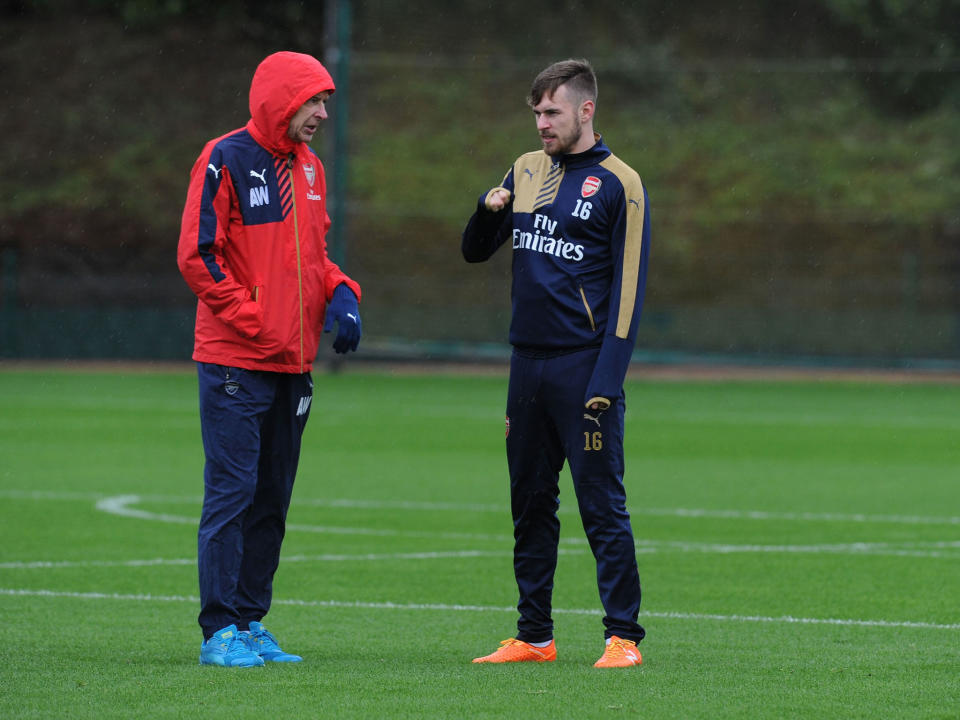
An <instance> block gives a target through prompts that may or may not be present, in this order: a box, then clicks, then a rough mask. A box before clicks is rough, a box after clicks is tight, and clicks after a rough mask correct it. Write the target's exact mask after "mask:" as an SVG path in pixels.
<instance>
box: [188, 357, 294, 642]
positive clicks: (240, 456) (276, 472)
mask: <svg viewBox="0 0 960 720" xmlns="http://www.w3.org/2000/svg"><path fill="white" fill-rule="evenodd" d="M197 374H198V378H199V386H200V424H201V430H202V433H203V450H204V454H205V456H206V463H205V465H204V473H203V484H204V493H203V511H202V514H201V516H200V529H199V532H198V535H197V550H198V553H197V560H198V562H197V565H198V570H199V575H200V615H199V617H198V621H199V623H200V627H201V629H202V630H203V636H204V638H209V637H210V636H211V635H213V633H215V632H216V631H217V630H220V629H221V628H224V627H226V626H227V625H231V624H236V625H237V626H238V627H239V628H240V629H241V630H245V629H247V627H248V625H249V623H250V622H251V621H260V620H261V619H262V618H263V616H264V615H266V614H267V611H268V610H269V609H270V601H271V599H272V595H273V576H274V573H275V572H276V570H277V565H278V564H279V562H280V545H281V543H282V542H283V536H284V530H285V527H286V519H287V509H288V508H289V506H290V495H291V493H292V492H293V481H294V477H295V476H296V473H297V463H298V461H299V458H300V440H301V437H302V435H303V429H304V427H305V426H306V423H307V418H308V417H309V414H310V404H311V401H312V398H313V382H312V380H311V378H310V374H309V373H304V374H302V375H290V374H284V373H272V372H259V371H254V370H243V369H238V368H231V367H224V366H222V365H213V364H208V363H198V364H197Z"/></svg>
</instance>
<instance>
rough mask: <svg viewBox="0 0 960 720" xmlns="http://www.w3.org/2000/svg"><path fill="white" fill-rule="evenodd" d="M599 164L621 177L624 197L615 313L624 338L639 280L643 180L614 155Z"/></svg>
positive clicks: (641, 247) (635, 302)
mask: <svg viewBox="0 0 960 720" xmlns="http://www.w3.org/2000/svg"><path fill="white" fill-rule="evenodd" d="M600 165H601V166H602V167H604V168H606V169H607V170H609V171H610V172H612V173H613V174H614V175H616V176H617V178H618V179H619V180H620V182H621V184H622V185H623V193H624V199H625V201H626V206H627V208H626V213H627V229H626V235H625V237H624V238H623V268H622V270H621V272H622V273H623V275H622V277H621V278H620V303H619V306H620V311H619V313H618V314H617V329H616V335H617V337H618V338H622V339H626V338H627V337H628V336H629V334H630V322H631V320H633V311H634V309H635V308H636V304H637V285H638V284H639V282H640V256H641V251H642V250H643V218H644V215H645V213H646V212H647V207H646V202H645V200H644V197H643V183H642V182H641V181H640V176H639V175H638V174H637V173H636V171H635V170H633V168H631V167H630V166H629V165H627V164H626V163H625V162H623V161H622V160H621V159H620V158H618V157H617V156H615V155H610V156H609V157H608V158H607V159H606V160H604V161H603V162H601V163H600Z"/></svg>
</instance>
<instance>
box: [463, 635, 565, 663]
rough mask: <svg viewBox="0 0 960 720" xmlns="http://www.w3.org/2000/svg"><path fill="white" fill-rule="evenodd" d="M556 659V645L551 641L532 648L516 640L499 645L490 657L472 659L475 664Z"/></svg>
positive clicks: (511, 639)
mask: <svg viewBox="0 0 960 720" xmlns="http://www.w3.org/2000/svg"><path fill="white" fill-rule="evenodd" d="M556 659H557V644H556V643H555V642H554V641H553V640H551V641H550V644H549V645H547V646H546V647H542V648H540V647H534V646H533V645H531V644H530V643H525V642H524V641H523V640H517V639H516V638H508V639H507V640H504V641H503V642H501V643H500V649H499V650H497V651H496V652H494V653H491V654H490V655H484V656H483V657H478V658H474V659H473V661H474V662H475V663H508V662H553V661H554V660H556Z"/></svg>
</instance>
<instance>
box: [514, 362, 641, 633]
mask: <svg viewBox="0 0 960 720" xmlns="http://www.w3.org/2000/svg"><path fill="white" fill-rule="evenodd" d="M598 354H599V348H587V349H583V350H577V351H574V352H569V353H566V354H559V355H558V354H556V353H552V354H548V353H538V352H535V351H524V350H523V349H520V348H515V349H514V352H513V355H512V357H511V361H510V380H509V389H508V393H507V464H508V466H509V471H510V498H511V508H512V512H513V527H514V574H515V576H516V580H517V586H518V589H519V592H520V599H519V603H518V605H517V609H518V610H519V611H520V618H519V620H518V622H517V631H518V632H517V639H519V640H523V641H524V642H546V641H547V640H550V639H551V638H552V637H553V619H552V616H551V610H552V595H553V578H554V572H555V570H556V567H557V545H558V542H559V539H560V520H559V518H558V517H557V509H558V508H559V505H560V500H559V497H560V491H559V487H558V481H559V474H560V470H561V469H562V468H563V463H564V460H566V461H567V462H568V463H569V465H570V473H571V475H572V477H573V487H574V491H575V493H576V496H577V503H578V505H579V508H580V518H581V520H582V522H583V529H584V531H585V532H586V535H587V541H588V542H589V544H590V549H591V551H592V552H593V556H594V558H595V559H596V563H597V585H598V589H599V591H600V600H601V602H602V604H603V608H604V611H605V613H606V614H605V616H604V618H603V623H604V627H605V636H606V637H608V638H609V637H610V636H611V635H617V636H618V637H621V638H624V639H627V640H633V641H635V642H639V641H640V640H642V639H643V637H644V634H645V632H644V629H643V628H642V627H641V626H640V625H639V624H637V617H638V614H639V610H640V576H639V572H638V570H637V558H636V549H635V546H634V540H633V530H632V528H631V526H630V515H629V514H628V513H627V508H626V493H625V491H624V487H623V469H624V464H623V432H624V424H623V419H624V408H625V404H624V403H625V399H624V394H623V391H622V390H621V393H620V397H618V398H616V400H615V402H614V403H613V404H612V405H611V407H610V409H609V410H607V411H605V412H601V413H597V412H593V411H590V410H586V409H585V408H584V400H585V398H584V394H585V393H586V388H587V384H588V383H589V381H590V376H591V375H592V373H593V368H594V365H595V364H596V361H597V356H598Z"/></svg>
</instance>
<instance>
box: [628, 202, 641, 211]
mask: <svg viewBox="0 0 960 720" xmlns="http://www.w3.org/2000/svg"><path fill="white" fill-rule="evenodd" d="M627 202H629V203H632V204H634V205H636V206H637V212H640V201H639V200H628V201H627Z"/></svg>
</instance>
